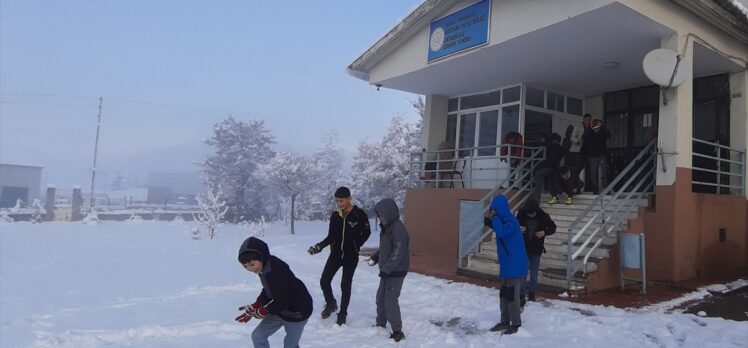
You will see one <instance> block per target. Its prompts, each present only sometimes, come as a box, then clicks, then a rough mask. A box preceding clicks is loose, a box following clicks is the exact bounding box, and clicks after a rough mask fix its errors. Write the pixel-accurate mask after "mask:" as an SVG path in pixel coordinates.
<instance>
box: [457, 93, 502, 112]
mask: <svg viewBox="0 0 748 348" xmlns="http://www.w3.org/2000/svg"><path fill="white" fill-rule="evenodd" d="M498 104H501V94H500V93H499V92H489V93H485V94H475V95H469V96H467V97H462V98H460V110H465V109H474V108H481V107H484V106H491V105H498Z"/></svg>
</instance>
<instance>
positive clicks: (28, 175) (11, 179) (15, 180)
mask: <svg viewBox="0 0 748 348" xmlns="http://www.w3.org/2000/svg"><path fill="white" fill-rule="evenodd" d="M41 182H42V167H39V166H30V165H20V164H7V163H0V208H7V207H13V206H15V205H16V202H17V201H18V200H19V199H20V200H21V201H22V202H23V204H24V205H25V206H30V205H31V204H32V203H33V202H34V200H35V199H40V197H39V190H40V189H41Z"/></svg>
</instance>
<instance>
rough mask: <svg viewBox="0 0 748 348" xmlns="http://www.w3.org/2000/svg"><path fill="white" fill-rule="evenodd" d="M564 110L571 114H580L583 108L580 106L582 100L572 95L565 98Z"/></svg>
mask: <svg viewBox="0 0 748 348" xmlns="http://www.w3.org/2000/svg"><path fill="white" fill-rule="evenodd" d="M566 104H568V105H566V112H567V113H569V114H572V115H579V116H582V112H583V110H584V108H583V107H582V105H583V104H582V100H581V99H577V98H572V97H567V98H566Z"/></svg>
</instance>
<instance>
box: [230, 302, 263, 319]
mask: <svg viewBox="0 0 748 348" xmlns="http://www.w3.org/2000/svg"><path fill="white" fill-rule="evenodd" d="M258 308H262V304H261V303H260V302H255V303H253V304H251V305H246V306H242V307H239V310H240V311H244V313H242V314H241V315H240V316H238V317H236V319H234V320H236V321H238V322H240V323H246V322H248V321H249V320H250V319H252V316H254V314H255V311H257V309H258Z"/></svg>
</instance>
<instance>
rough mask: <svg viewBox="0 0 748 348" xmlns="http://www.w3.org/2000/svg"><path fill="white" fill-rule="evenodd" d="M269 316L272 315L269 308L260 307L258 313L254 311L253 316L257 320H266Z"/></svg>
mask: <svg viewBox="0 0 748 348" xmlns="http://www.w3.org/2000/svg"><path fill="white" fill-rule="evenodd" d="M268 314H270V312H268V309H267V308H265V307H260V308H257V310H256V311H254V313H253V315H252V316H253V317H255V318H257V319H264V318H265V317H267V316H268Z"/></svg>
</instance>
